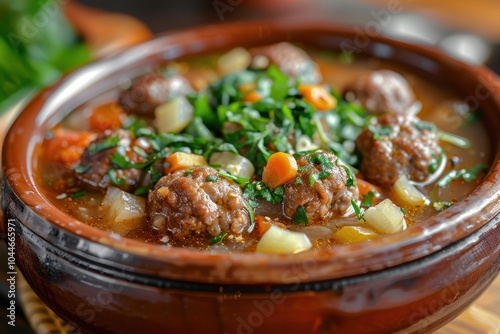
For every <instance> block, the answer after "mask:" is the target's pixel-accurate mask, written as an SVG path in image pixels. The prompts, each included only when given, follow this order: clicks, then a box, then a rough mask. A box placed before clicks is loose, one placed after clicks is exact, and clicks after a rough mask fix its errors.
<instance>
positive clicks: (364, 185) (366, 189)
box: [356, 177, 383, 205]
mask: <svg viewBox="0 0 500 334" xmlns="http://www.w3.org/2000/svg"><path fill="white" fill-rule="evenodd" d="M356 183H357V185H358V190H359V197H360V198H361V199H364V197H366V196H367V195H368V194H369V193H370V192H372V194H373V193H374V194H376V195H375V196H373V197H372V198H371V201H370V203H367V204H369V205H376V204H378V203H379V202H381V201H382V200H383V196H381V195H382V194H383V191H382V189H380V187H377V186H376V185H374V184H371V183H370V182H368V181H365V180H363V179H360V178H359V177H357V178H356ZM367 200H368V199H367Z"/></svg>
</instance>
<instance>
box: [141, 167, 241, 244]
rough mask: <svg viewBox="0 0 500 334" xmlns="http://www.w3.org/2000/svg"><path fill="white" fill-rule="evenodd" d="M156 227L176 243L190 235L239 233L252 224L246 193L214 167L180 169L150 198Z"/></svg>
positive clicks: (149, 203) (149, 206) (151, 213)
mask: <svg viewBox="0 0 500 334" xmlns="http://www.w3.org/2000/svg"><path fill="white" fill-rule="evenodd" d="M148 213H149V218H150V222H151V224H152V225H153V227H155V228H157V229H160V230H165V232H166V233H167V235H168V236H169V237H170V238H171V240H172V241H175V240H176V239H177V240H179V239H182V238H183V237H186V236H189V235H190V234H193V233H196V234H203V233H204V234H206V235H207V236H217V235H219V234H220V233H221V232H229V233H233V234H239V233H241V232H243V231H244V230H245V228H247V227H248V226H249V224H250V218H249V215H248V211H247V209H246V207H245V202H244V199H243V192H242V191H241V189H240V187H239V186H238V185H236V184H235V183H234V182H232V181H229V180H227V179H225V178H224V177H220V176H219V175H218V171H217V170H216V169H214V168H211V167H196V168H194V169H189V170H179V171H176V172H174V173H171V174H167V175H166V176H164V177H162V178H161V179H160V180H159V181H158V183H157V184H156V186H155V187H154V189H153V190H151V191H150V193H149V197H148Z"/></svg>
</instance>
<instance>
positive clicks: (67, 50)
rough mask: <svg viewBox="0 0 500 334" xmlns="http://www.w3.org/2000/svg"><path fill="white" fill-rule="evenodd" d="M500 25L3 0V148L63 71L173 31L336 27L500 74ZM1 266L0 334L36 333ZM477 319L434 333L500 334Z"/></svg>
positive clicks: (394, 3)
mask: <svg viewBox="0 0 500 334" xmlns="http://www.w3.org/2000/svg"><path fill="white" fill-rule="evenodd" d="M499 16H500V1H499V0H461V1H451V0H440V1H436V0H357V1H350V0H274V1H265V0H182V1H165V0H123V1H116V0H114V1H112V0H108V1H103V0H79V1H73V0H0V143H1V140H2V138H3V135H4V132H5V129H6V128H7V127H8V124H9V122H10V120H11V119H12V118H13V117H14V116H15V114H16V113H17V112H18V111H19V110H20V109H22V106H23V105H24V104H25V103H27V101H28V100H29V99H30V97H32V96H33V95H34V94H35V93H36V92H37V91H39V90H40V89H41V88H42V87H44V86H47V85H50V84H51V83H53V82H54V81H55V80H57V79H58V78H59V77H60V76H61V75H62V74H63V73H64V72H66V71H68V70H70V69H72V68H74V67H76V66H79V65H81V64H84V63H86V62H89V61H91V60H92V59H95V58H99V57H103V56H105V55H107V54H110V53H113V52H116V51H117V50H120V49H122V48H125V47H127V46H130V45H133V44H136V43H139V42H141V41H144V40H147V39H150V38H152V37H154V35H156V34H161V33H164V32H168V31H170V30H175V29H182V28H187V27H193V26H199V25H205V24H222V23H227V22H234V21H242V20H265V19H273V20H288V21H292V22H293V21H296V22H303V21H307V20H308V21H313V22H333V23H342V24H348V25H351V26H352V28H353V29H358V31H360V32H361V33H365V34H367V35H369V34H382V35H386V36H389V37H392V38H395V39H400V40H404V41H409V42H412V43H419V44H425V45H431V46H433V47H436V48H438V49H441V50H443V51H444V52H447V53H448V54H450V55H452V56H454V57H456V58H459V59H461V60H463V61H466V62H470V63H474V64H484V65H486V66H488V67H490V68H491V69H493V70H494V71H496V72H497V73H500V20H499V19H498V17H499ZM0 237H1V236H0ZM0 261H1V262H0V302H1V304H2V307H1V308H0V317H1V318H2V319H4V320H2V321H0V333H33V330H32V329H31V328H30V326H29V324H28V322H27V321H26V318H25V317H24V316H23V314H22V312H21V308H20V307H18V308H17V311H18V317H17V321H16V327H10V326H7V321H5V319H6V307H4V306H5V305H4V303H7V302H8V300H7V299H6V296H7V290H6V289H7V284H6V281H5V279H6V278H5V273H6V272H7V270H6V268H5V267H6V265H7V260H6V251H5V245H4V243H3V242H0ZM489 291H490V294H488V293H487V294H485V295H484V296H483V297H481V299H480V302H481V303H482V304H481V305H482V306H481V307H483V308H484V309H485V310H490V311H491V312H490V313H491V314H494V315H496V316H498V315H499V314H498V313H499V312H498V302H499V298H500V297H499V296H500V280H499V279H497V284H496V285H495V286H492V287H491V288H490V289H489ZM493 296H496V297H493ZM494 310H496V311H494ZM474 312H476V313H474ZM477 312H478V311H477V309H476V310H475V311H469V312H466V313H464V315H462V316H461V317H460V318H459V319H457V320H456V321H454V322H453V323H452V325H451V326H447V327H446V328H445V329H443V330H440V331H439V333H441V334H447V333H450V334H451V333H481V334H483V333H496V334H498V333H500V324H498V323H496V324H495V321H497V320H498V318H491V316H490V317H489V318H488V314H490V313H484V314H486V315H484V314H483V315H481V314H480V313H477ZM491 314H490V315H491ZM481 316H482V317H483V318H482V320H481V319H480V318H481ZM472 318H475V320H476V325H475V327H474V326H473V327H470V326H471V325H470V324H471V322H470V320H471V319H472ZM478 319H479V320H478ZM492 319H493V320H492ZM495 319H497V320H495ZM492 321H493V323H491V322H492ZM497 322H498V321H497ZM453 324H454V325H453ZM453 326H454V327H453ZM467 326H469V327H467Z"/></svg>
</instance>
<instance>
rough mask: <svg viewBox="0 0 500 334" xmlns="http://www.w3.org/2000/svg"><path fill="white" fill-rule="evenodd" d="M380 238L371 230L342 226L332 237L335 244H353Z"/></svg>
mask: <svg viewBox="0 0 500 334" xmlns="http://www.w3.org/2000/svg"><path fill="white" fill-rule="evenodd" d="M378 237H380V235H379V234H378V233H377V232H375V231H374V230H372V229H369V228H366V227H362V226H344V227H342V228H341V229H340V230H338V231H337V232H335V234H334V235H333V239H334V240H335V241H336V242H339V243H342V244H354V243H357V242H363V241H367V240H371V239H375V238H378Z"/></svg>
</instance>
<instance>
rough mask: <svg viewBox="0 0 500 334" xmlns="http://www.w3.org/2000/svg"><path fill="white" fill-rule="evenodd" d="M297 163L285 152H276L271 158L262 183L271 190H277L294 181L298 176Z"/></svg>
mask: <svg viewBox="0 0 500 334" xmlns="http://www.w3.org/2000/svg"><path fill="white" fill-rule="evenodd" d="M297 169H298V166H297V161H296V160H295V158H294V157H293V156H292V155H291V154H288V153H285V152H276V153H274V154H273V155H271V156H270V157H269V160H268V161H267V165H266V167H264V172H263V173H262V181H263V182H264V183H265V184H266V185H267V186H268V187H270V188H276V187H279V186H281V185H284V184H285V183H287V182H289V181H292V180H293V179H295V177H296V176H297Z"/></svg>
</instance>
